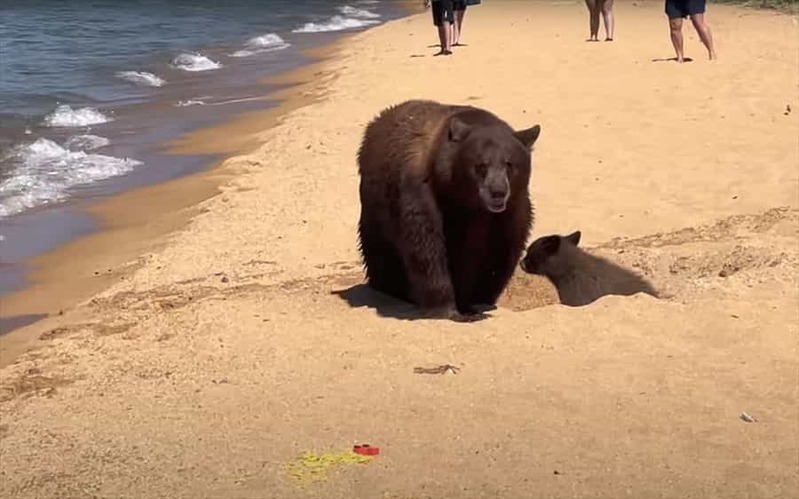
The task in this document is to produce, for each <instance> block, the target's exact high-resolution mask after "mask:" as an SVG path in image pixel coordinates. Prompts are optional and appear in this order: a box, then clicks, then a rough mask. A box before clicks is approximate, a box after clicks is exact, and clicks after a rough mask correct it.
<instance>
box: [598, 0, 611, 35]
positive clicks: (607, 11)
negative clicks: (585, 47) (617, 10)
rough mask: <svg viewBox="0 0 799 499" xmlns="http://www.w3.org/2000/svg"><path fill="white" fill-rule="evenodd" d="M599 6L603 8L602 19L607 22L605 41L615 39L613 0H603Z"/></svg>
mask: <svg viewBox="0 0 799 499" xmlns="http://www.w3.org/2000/svg"><path fill="white" fill-rule="evenodd" d="M599 7H600V8H601V9H602V20H603V21H604V22H605V41H606V42H612V41H613V27H614V26H613V25H614V19H613V0H603V1H602V2H601V3H600V5H599Z"/></svg>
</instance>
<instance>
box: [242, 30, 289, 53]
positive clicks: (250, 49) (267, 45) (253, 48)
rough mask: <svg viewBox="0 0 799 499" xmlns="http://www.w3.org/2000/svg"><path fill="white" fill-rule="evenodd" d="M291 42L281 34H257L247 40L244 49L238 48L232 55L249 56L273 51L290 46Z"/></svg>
mask: <svg viewBox="0 0 799 499" xmlns="http://www.w3.org/2000/svg"><path fill="white" fill-rule="evenodd" d="M290 46H291V44H290V43H286V41H285V40H283V38H281V37H280V36H278V35H276V34H274V33H269V34H266V35H261V36H256V37H253V38H250V39H249V40H247V43H245V44H244V49H242V50H237V51H236V52H234V53H232V54H230V55H231V56H232V57H249V56H251V55H255V54H260V53H262V52H272V51H275V50H283V49H286V48H289V47H290Z"/></svg>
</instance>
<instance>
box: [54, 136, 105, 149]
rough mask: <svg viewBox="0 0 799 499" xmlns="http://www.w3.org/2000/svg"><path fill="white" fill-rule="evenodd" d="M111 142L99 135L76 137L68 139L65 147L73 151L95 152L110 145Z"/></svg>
mask: <svg viewBox="0 0 799 499" xmlns="http://www.w3.org/2000/svg"><path fill="white" fill-rule="evenodd" d="M110 143H111V141H110V140H108V139H107V138H105V137H100V136H99V135H90V134H87V135H75V136H73V137H70V138H68V139H67V141H66V142H64V145H65V146H66V147H67V149H70V150H73V151H93V150H94V149H99V148H101V147H105V146H107V145H108V144H110Z"/></svg>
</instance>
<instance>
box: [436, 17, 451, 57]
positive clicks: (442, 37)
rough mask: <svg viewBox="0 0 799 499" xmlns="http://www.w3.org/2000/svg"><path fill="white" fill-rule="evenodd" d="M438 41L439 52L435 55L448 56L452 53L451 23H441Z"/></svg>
mask: <svg viewBox="0 0 799 499" xmlns="http://www.w3.org/2000/svg"><path fill="white" fill-rule="evenodd" d="M438 39H439V41H440V42H441V50H440V51H439V52H438V53H437V54H436V55H449V54H451V53H452V23H448V22H443V23H441V26H439V27H438Z"/></svg>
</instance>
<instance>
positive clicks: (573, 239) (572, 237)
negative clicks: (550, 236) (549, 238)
mask: <svg viewBox="0 0 799 499" xmlns="http://www.w3.org/2000/svg"><path fill="white" fill-rule="evenodd" d="M580 235H581V234H580V231H579V230H577V231H574V232H572V233H571V234H569V235H568V236H565V237H564V239H566V240H567V241H569V242H570V243H572V244H573V245H575V246H577V245H578V244H580Z"/></svg>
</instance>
